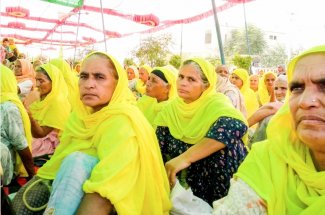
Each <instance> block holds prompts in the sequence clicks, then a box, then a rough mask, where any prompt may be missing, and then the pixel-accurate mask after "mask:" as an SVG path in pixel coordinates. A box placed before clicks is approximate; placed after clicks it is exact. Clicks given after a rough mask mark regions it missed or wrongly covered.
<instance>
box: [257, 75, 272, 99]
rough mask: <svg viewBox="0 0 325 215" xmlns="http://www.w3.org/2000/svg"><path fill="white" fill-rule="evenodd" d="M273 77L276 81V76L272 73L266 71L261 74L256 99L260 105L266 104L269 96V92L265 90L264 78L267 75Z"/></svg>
mask: <svg viewBox="0 0 325 215" xmlns="http://www.w3.org/2000/svg"><path fill="white" fill-rule="evenodd" d="M269 74H271V75H273V76H274V80H275V79H276V74H275V73H274V72H272V71H268V72H266V73H264V74H263V76H262V78H261V79H260V80H259V82H258V91H257V92H258V97H259V99H260V101H261V105H264V104H267V103H269V102H270V98H271V95H270V94H269V91H268V90H267V87H266V84H265V82H264V81H265V78H266V76H267V75H269Z"/></svg>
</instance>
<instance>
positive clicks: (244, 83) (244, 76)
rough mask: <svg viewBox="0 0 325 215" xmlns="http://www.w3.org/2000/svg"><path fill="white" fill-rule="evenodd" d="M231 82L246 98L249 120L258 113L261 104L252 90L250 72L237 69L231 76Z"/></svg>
mask: <svg viewBox="0 0 325 215" xmlns="http://www.w3.org/2000/svg"><path fill="white" fill-rule="evenodd" d="M231 82H232V84H234V85H235V86H237V87H238V88H239V89H240V92H241V93H242V95H243V96H244V99H245V106H246V111H247V118H249V117H250V116H251V115H252V114H253V113H255V111H257V109H258V108H259V104H258V101H257V98H256V95H255V93H254V91H253V90H252V89H250V83H249V75H248V72H247V71H246V70H245V69H235V70H234V71H233V73H232V74H231Z"/></svg>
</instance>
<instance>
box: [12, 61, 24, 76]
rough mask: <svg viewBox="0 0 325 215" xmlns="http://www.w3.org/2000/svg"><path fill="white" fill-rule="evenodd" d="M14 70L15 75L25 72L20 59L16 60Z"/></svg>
mask: <svg viewBox="0 0 325 215" xmlns="http://www.w3.org/2000/svg"><path fill="white" fill-rule="evenodd" d="M14 72H15V76H20V75H22V74H23V72H22V67H21V63H20V61H19V60H16V61H15V67H14Z"/></svg>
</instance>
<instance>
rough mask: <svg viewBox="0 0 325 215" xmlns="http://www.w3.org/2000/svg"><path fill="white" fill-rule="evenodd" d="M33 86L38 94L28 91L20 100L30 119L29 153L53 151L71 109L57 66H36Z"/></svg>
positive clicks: (40, 153)
mask: <svg viewBox="0 0 325 215" xmlns="http://www.w3.org/2000/svg"><path fill="white" fill-rule="evenodd" d="M36 86H37V90H38V92H39V98H37V97H34V95H33V94H29V95H28V96H27V97H26V99H25V103H24V104H25V107H26V109H27V112H28V115H29V119H30V122H31V131H32V135H33V141H32V154H33V157H39V156H43V155H51V154H53V152H54V150H55V148H56V146H57V145H58V144H59V139H58V136H60V135H61V132H62V131H63V129H64V126H65V122H66V121H67V119H68V116H69V114H70V110H71V106H70V103H69V101H68V88H67V85H66V83H65V81H64V78H63V76H62V74H61V72H60V71H59V70H58V68H57V67H55V66H54V65H52V64H42V65H41V66H39V67H38V68H37V70H36Z"/></svg>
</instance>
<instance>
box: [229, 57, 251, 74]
mask: <svg viewBox="0 0 325 215" xmlns="http://www.w3.org/2000/svg"><path fill="white" fill-rule="evenodd" d="M232 60H233V63H234V65H235V66H237V67H238V68H242V69H246V70H247V71H248V72H249V71H250V66H251V64H252V58H251V57H250V56H240V55H235V56H234V58H233V59H232Z"/></svg>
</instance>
